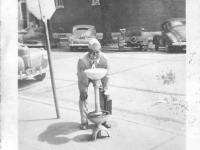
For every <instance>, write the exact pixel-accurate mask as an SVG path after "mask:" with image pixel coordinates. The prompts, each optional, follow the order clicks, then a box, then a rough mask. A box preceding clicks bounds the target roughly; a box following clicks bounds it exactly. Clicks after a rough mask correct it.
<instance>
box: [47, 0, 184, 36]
mask: <svg viewBox="0 0 200 150" xmlns="http://www.w3.org/2000/svg"><path fill="white" fill-rule="evenodd" d="M63 2H64V8H63V9H57V10H56V12H55V13H54V15H53V16H52V18H51V25H52V29H53V32H55V33H59V32H60V33H62V32H63V33H70V32H71V30H72V27H73V26H74V25H78V24H90V25H94V26H95V27H96V29H97V32H102V21H101V9H100V6H92V5H91V4H92V0H81V1H80V0H73V1H72V0H63ZM110 2H111V5H110V10H111V11H110V15H111V29H112V32H118V31H119V29H120V28H123V27H129V26H141V27H144V28H145V30H146V31H158V30H160V27H159V25H160V23H161V22H162V21H164V20H165V19H168V18H185V17H186V14H185V11H186V10H185V0H110Z"/></svg>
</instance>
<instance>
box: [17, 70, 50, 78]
mask: <svg viewBox="0 0 200 150" xmlns="http://www.w3.org/2000/svg"><path fill="white" fill-rule="evenodd" d="M48 71H49V67H46V68H41V69H40V70H36V72H35V73H34V74H32V75H27V74H26V73H22V71H21V72H20V74H19V75H18V80H23V79H27V78H30V77H34V76H37V75H42V74H43V73H46V72H48Z"/></svg>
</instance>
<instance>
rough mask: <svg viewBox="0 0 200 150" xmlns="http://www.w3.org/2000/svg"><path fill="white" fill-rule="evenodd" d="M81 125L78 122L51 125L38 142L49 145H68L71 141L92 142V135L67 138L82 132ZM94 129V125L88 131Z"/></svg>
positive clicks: (39, 137)
mask: <svg viewBox="0 0 200 150" xmlns="http://www.w3.org/2000/svg"><path fill="white" fill-rule="evenodd" d="M79 125H80V124H79V123H76V122H60V123H54V124H51V125H50V126H48V127H47V129H46V130H45V131H44V132H43V133H41V134H40V135H39V136H38V140H39V141H40V142H45V141H46V142H47V143H48V144H52V145H60V144H66V143H68V142H69V141H71V140H73V141H75V142H81V143H83V142H90V141H92V133H91V134H82V135H77V136H75V137H74V138H73V139H70V138H67V137H66V135H69V134H71V133H74V132H78V131H80V129H79ZM93 128H95V125H94V124H91V125H89V126H88V129H93Z"/></svg>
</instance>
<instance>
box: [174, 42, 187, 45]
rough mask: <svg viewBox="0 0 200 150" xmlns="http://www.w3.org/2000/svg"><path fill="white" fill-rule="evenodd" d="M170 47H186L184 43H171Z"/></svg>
mask: <svg viewBox="0 0 200 150" xmlns="http://www.w3.org/2000/svg"><path fill="white" fill-rule="evenodd" d="M172 46H186V42H175V43H172Z"/></svg>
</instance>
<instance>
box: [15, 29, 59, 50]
mask: <svg viewBox="0 0 200 150" xmlns="http://www.w3.org/2000/svg"><path fill="white" fill-rule="evenodd" d="M49 40H50V46H51V47H59V46H60V39H59V38H55V37H53V34H52V32H51V31H50V30H49ZM18 41H19V42H20V43H23V44H26V45H27V46H28V47H43V48H46V38H45V30H44V28H43V27H37V28H30V29H27V30H23V31H21V32H18Z"/></svg>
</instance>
